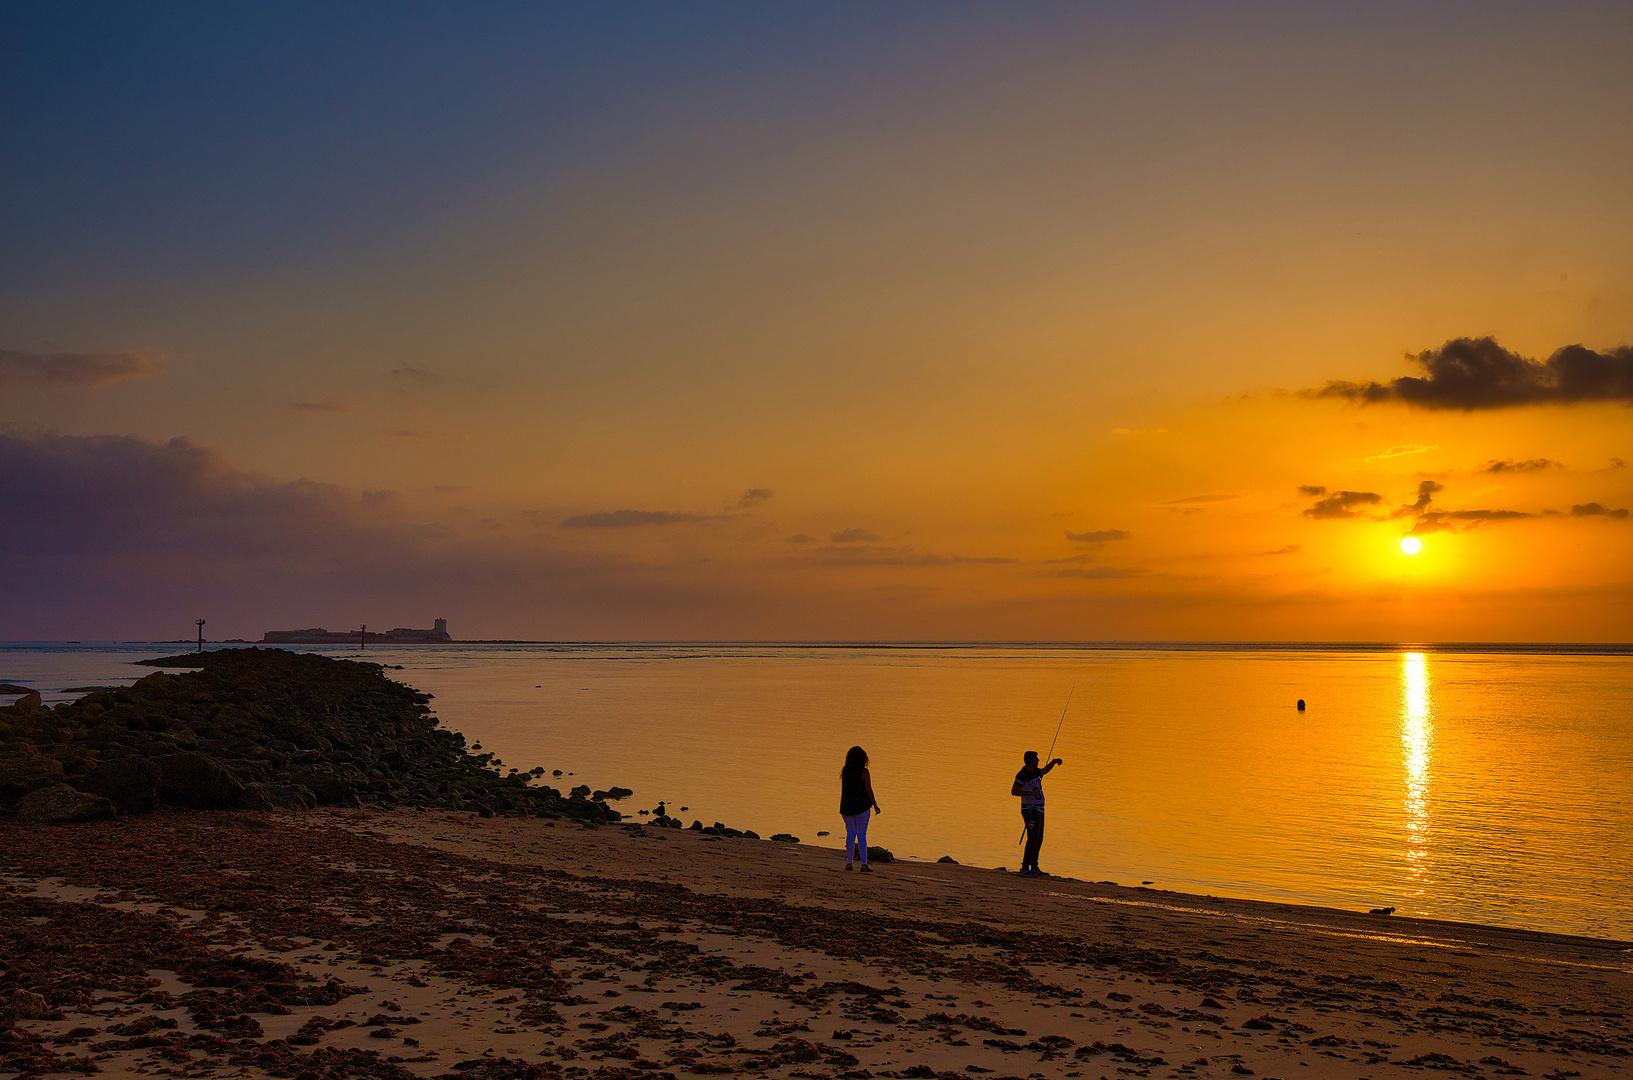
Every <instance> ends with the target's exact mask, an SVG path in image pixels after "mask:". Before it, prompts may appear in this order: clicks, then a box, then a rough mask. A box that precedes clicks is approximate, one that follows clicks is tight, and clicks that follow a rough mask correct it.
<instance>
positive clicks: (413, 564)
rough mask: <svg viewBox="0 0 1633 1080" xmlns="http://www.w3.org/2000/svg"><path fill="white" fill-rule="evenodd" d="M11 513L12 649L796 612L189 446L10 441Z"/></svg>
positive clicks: (659, 570) (3, 482)
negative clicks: (52, 642)
mask: <svg viewBox="0 0 1633 1080" xmlns="http://www.w3.org/2000/svg"><path fill="white" fill-rule="evenodd" d="M0 506H4V507H6V513H5V514H3V515H0V596H3V597H4V598H5V601H4V603H0V640H8V639H9V640H20V639H57V638H87V639H91V638H116V637H117V638H128V639H134V638H142V637H146V638H155V637H158V638H177V637H181V636H183V634H190V633H192V632H193V619H194V618H199V617H205V618H208V619H209V620H210V629H211V630H212V631H215V632H218V633H222V634H225V635H227V636H245V637H249V636H256V637H258V636H259V635H260V633H261V631H263V630H266V629H269V628H276V627H280V626H284V627H287V626H313V625H330V626H335V625H356V624H357V622H361V621H367V622H369V623H370V624H371V625H373V624H374V623H375V622H377V621H378V622H379V623H381V624H383V625H385V626H397V625H407V626H418V625H425V623H427V622H429V620H430V619H432V618H434V617H437V616H448V617H449V618H450V619H451V620H453V621H455V625H456V626H457V627H458V629H456V631H455V632H456V633H466V634H469V635H471V636H496V637H503V636H517V637H521V636H534V637H539V636H542V637H553V638H566V637H574V636H583V637H592V638H600V639H611V638H634V637H640V636H642V635H643V634H645V635H654V634H659V635H664V636H667V637H671V638H676V639H679V638H698V637H709V638H711V639H713V638H718V637H721V636H727V635H728V634H729V633H730V631H731V628H732V627H734V626H735V627H740V626H741V625H743V622H742V620H744V619H748V620H751V621H752V620H761V619H763V620H766V621H765V623H764V631H763V633H764V636H767V637H770V636H775V633H774V632H773V629H772V628H773V627H774V626H777V625H780V624H779V623H777V620H778V619H781V618H784V617H785V615H786V613H787V612H788V611H790V610H798V609H799V608H800V605H799V604H798V603H796V602H793V601H791V600H790V598H789V597H788V596H786V595H782V594H775V593H774V594H771V595H763V594H761V593H758V592H756V591H754V590H751V589H748V588H746V587H744V586H743V585H741V584H740V582H739V581H738V580H737V579H735V578H734V577H732V576H730V575H729V574H725V573H717V574H715V575H714V576H712V577H711V576H707V575H706V574H705V573H704V572H702V571H701V570H700V567H699V566H698V565H696V564H684V565H679V564H672V563H666V562H663V561H651V560H643V559H637V558H635V557H633V556H630V555H629V554H627V553H622V552H620V553H606V552H601V551H593V550H592V551H584V550H580V549H578V548H576V547H571V546H568V545H562V546H559V547H558V546H556V545H555V544H553V543H552V541H553V540H557V539H558V538H560V537H562V536H563V534H561V533H558V532H557V531H556V530H555V529H554V528H552V529H549V530H546V531H543V532H541V531H538V530H535V529H532V528H528V527H526V525H525V522H524V521H523V520H522V519H521V518H520V517H519V515H518V516H516V521H515V522H514V524H513V525H508V526H505V527H500V528H493V527H489V526H488V524H487V523H486V522H485V521H478V519H477V518H476V517H474V516H468V515H467V514H465V513H464V512H461V513H457V514H455V515H453V516H451V517H440V516H437V517H433V516H422V514H421V512H418V511H416V508H415V507H414V506H412V505H410V504H409V503H408V502H407V500H405V499H400V498H393V497H389V496H386V495H384V494H383V493H364V492H362V491H359V490H356V489H353V488H348V487H344V486H341V485H337V484H327V483H317V482H313V481H310V480H284V479H278V478H274V477H269V476H264V475H260V474H257V473H253V472H246V471H243V470H239V469H236V468H233V467H232V466H231V465H230V464H228V463H227V462H226V461H224V460H223V459H222V458H221V457H220V455H218V454H217V453H215V452H214V451H213V450H210V449H208V448H206V447H203V446H200V445H198V444H197V443H194V442H192V441H190V440H188V439H185V438H179V439H172V440H170V441H168V442H149V441H146V440H143V439H138V438H130V437H123V436H95V437H70V436H35V437H22V436H16V435H7V434H4V433H0ZM551 524H554V520H552V522H551ZM801 595H802V596H803V595H804V594H801ZM754 625H757V626H758V625H761V624H760V623H755V624H754ZM836 636H842V635H836Z"/></svg>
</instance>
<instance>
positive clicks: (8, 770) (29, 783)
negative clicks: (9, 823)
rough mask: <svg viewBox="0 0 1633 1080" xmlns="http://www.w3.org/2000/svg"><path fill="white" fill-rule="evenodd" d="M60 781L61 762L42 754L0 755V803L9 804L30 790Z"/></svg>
mask: <svg viewBox="0 0 1633 1080" xmlns="http://www.w3.org/2000/svg"><path fill="white" fill-rule="evenodd" d="M60 783H62V762H60V761H58V760H57V759H56V758H54V757H47V756H46V755H44V754H36V753H27V754H7V755H5V756H4V757H0V804H4V805H6V806H10V805H11V804H12V803H14V802H16V801H17V800H18V799H20V798H22V797H23V796H24V795H27V794H28V793H29V792H31V791H37V790H38V789H40V788H43V787H50V786H51V785H52V784H60Z"/></svg>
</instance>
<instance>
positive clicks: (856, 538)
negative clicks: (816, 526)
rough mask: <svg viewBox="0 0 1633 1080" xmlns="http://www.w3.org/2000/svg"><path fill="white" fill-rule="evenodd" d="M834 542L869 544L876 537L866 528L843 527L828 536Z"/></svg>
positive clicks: (876, 538) (874, 540)
mask: <svg viewBox="0 0 1633 1080" xmlns="http://www.w3.org/2000/svg"><path fill="white" fill-rule="evenodd" d="M828 539H829V540H832V541H833V542H834V543H836V544H871V543H876V542H877V541H878V539H879V538H878V537H877V536H874V535H873V534H872V533H870V532H868V531H867V530H866V529H844V530H842V531H840V532H836V533H834V534H833V535H832V536H830V537H828Z"/></svg>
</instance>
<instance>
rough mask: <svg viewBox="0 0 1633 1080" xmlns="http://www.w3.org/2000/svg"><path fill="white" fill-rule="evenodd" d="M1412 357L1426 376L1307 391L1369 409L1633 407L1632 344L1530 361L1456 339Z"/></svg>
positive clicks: (1486, 343) (1486, 340) (1577, 348)
mask: <svg viewBox="0 0 1633 1080" xmlns="http://www.w3.org/2000/svg"><path fill="white" fill-rule="evenodd" d="M1408 359H1409V360H1410V362H1412V363H1414V364H1416V365H1417V366H1418V367H1420V368H1422V369H1423V375H1421V376H1417V375H1407V376H1402V377H1401V378H1398V379H1394V380H1392V381H1390V382H1388V383H1377V382H1370V381H1369V382H1347V381H1335V382H1329V383H1327V384H1326V385H1325V386H1322V387H1319V388H1316V389H1312V390H1305V391H1302V393H1303V394H1304V396H1306V397H1313V398H1341V399H1344V400H1346V401H1355V402H1360V403H1361V404H1365V405H1371V404H1381V403H1386V402H1394V403H1399V404H1403V405H1411V406H1415V407H1417V408H1422V409H1461V410H1463V411H1465V412H1468V411H1472V410H1475V409H1504V408H1511V407H1514V406H1519V405H1544V404H1555V405H1575V404H1582V403H1587V402H1597V401H1617V402H1621V403H1623V404H1633V347H1630V346H1627V345H1622V346H1619V347H1617V348H1614V349H1611V350H1610V351H1609V352H1595V351H1594V350H1592V349H1588V348H1585V347H1583V346H1581V345H1567V346H1565V347H1564V348H1562V349H1559V350H1557V351H1556V352H1555V353H1554V354H1553V355H1552V356H1550V357H1548V359H1547V360H1533V359H1530V358H1528V357H1524V356H1521V355H1520V354H1519V353H1516V352H1511V351H1510V350H1508V349H1505V348H1503V347H1502V346H1501V345H1499V344H1498V343H1497V341H1496V339H1495V338H1490V337H1481V338H1454V339H1452V340H1451V341H1448V342H1446V343H1445V344H1444V345H1442V346H1441V347H1440V348H1438V349H1428V350H1425V351H1424V352H1421V353H1417V354H1416V355H1409V357H1408Z"/></svg>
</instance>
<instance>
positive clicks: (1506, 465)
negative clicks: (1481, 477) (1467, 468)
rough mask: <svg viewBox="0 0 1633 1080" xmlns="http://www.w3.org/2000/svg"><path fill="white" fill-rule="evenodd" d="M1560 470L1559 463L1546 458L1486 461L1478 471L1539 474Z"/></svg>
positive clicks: (1561, 466)
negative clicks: (1543, 471)
mask: <svg viewBox="0 0 1633 1080" xmlns="http://www.w3.org/2000/svg"><path fill="white" fill-rule="evenodd" d="M1562 468H1564V466H1563V465H1561V464H1560V463H1559V462H1557V461H1552V460H1550V459H1548V458H1531V459H1530V460H1529V461H1515V460H1514V459H1513V458H1506V459H1504V460H1502V461H1488V462H1486V463H1485V466H1484V467H1483V468H1481V470H1480V471H1481V472H1488V473H1526V472H1541V471H1542V470H1543V469H1562Z"/></svg>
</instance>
